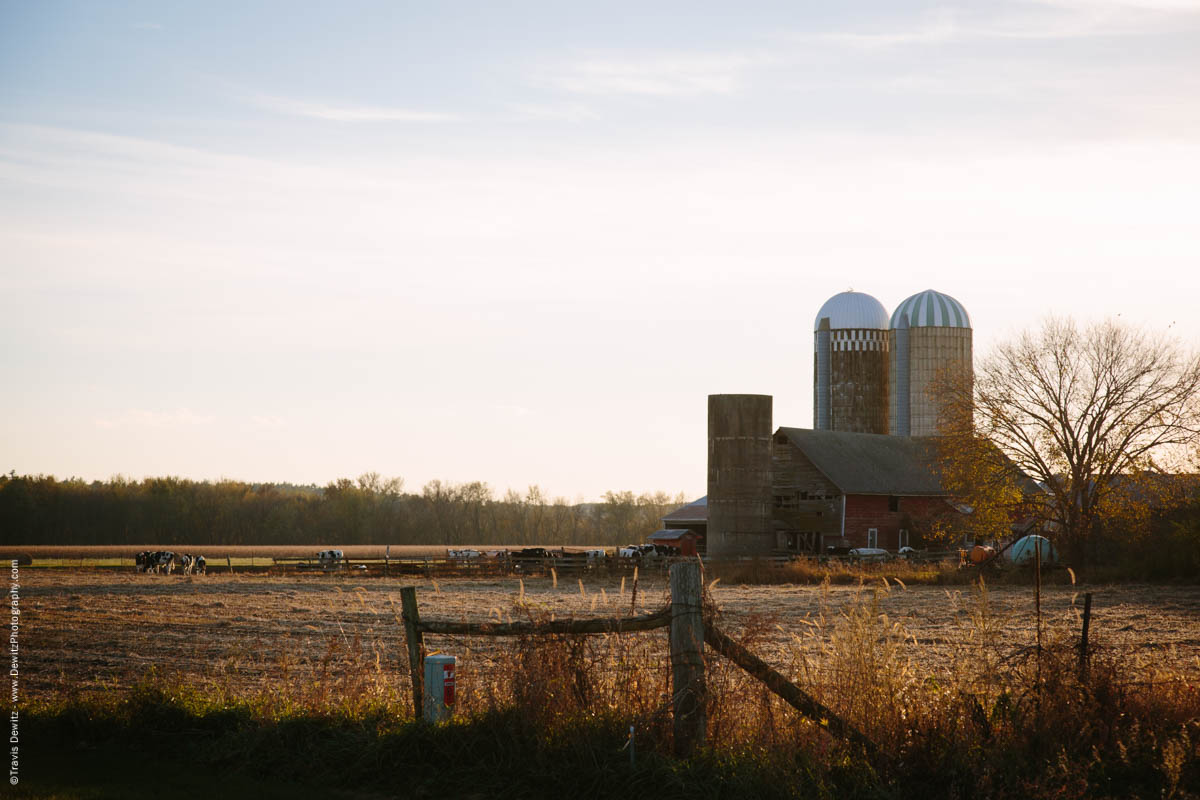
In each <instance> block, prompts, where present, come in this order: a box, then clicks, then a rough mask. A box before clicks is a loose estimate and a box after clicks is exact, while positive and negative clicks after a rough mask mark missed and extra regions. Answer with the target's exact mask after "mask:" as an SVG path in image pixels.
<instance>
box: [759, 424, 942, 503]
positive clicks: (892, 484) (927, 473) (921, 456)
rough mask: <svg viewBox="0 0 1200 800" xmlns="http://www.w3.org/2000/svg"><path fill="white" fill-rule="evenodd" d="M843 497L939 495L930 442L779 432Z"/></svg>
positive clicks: (870, 435) (804, 431) (800, 430)
mask: <svg viewBox="0 0 1200 800" xmlns="http://www.w3.org/2000/svg"><path fill="white" fill-rule="evenodd" d="M776 434H777V435H783V436H786V437H787V438H788V439H789V440H790V441H791V442H792V444H794V445H795V446H796V447H798V448H799V449H800V451H801V452H802V453H804V455H805V457H807V458H808V460H809V461H811V462H812V465H813V466H814V467H816V468H817V469H818V470H819V471H820V472H821V473H822V474H823V475H825V477H827V478H829V480H830V481H831V482H832V483H833V484H834V485H835V486H837V487H838V489H840V490H841V491H842V493H843V494H887V495H922V496H930V495H932V496H944V495H946V494H947V492H946V491H945V490H944V489H942V484H941V481H939V480H938V477H937V475H936V473H935V472H934V471H933V469H932V463H933V455H934V454H933V445H932V440H931V439H929V438H926V437H917V436H885V435H883V434H876V433H844V432H842V431H816V430H810V429H808V428H780V429H779V430H778V431H777V432H776Z"/></svg>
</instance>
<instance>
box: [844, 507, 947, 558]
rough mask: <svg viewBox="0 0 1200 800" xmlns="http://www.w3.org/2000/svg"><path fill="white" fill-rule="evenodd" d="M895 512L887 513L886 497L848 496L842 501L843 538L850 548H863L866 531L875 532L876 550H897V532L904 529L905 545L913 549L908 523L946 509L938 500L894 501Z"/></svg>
mask: <svg viewBox="0 0 1200 800" xmlns="http://www.w3.org/2000/svg"><path fill="white" fill-rule="evenodd" d="M897 500H898V501H899V502H898V510H897V511H889V510H888V497H887V495H877V494H852V495H848V496H847V497H846V538H847V539H849V540H850V546H851V547H866V546H867V530H868V529H869V528H876V529H878V531H879V540H878V544H877V546H878V547H882V548H884V549H887V550H897V549H899V547H900V529H901V528H907V529H908V532H909V544H910V545H913V546H914V547H915V546H917V542H916V540H915V536H914V534H913V531H912V520H913V519H922V518H925V517H928V516H930V515H931V514H936V513H938V512H940V511H943V510H945V509H946V503H945V501H944V500H943V499H942V498H940V497H898V498H897Z"/></svg>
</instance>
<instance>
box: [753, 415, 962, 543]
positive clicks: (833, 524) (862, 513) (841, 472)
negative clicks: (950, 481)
mask: <svg viewBox="0 0 1200 800" xmlns="http://www.w3.org/2000/svg"><path fill="white" fill-rule="evenodd" d="M932 463H933V449H932V443H931V441H930V440H929V439H927V438H922V437H908V436H885V435H881V434H871V433H844V432H840V431H820V430H809V429H806V428H779V429H778V430H777V431H776V432H775V436H774V438H773V440H772V445H771V487H772V499H773V503H774V508H773V511H772V518H773V522H774V526H775V533H776V540H777V547H778V549H780V550H786V551H790V552H799V553H821V552H825V551H826V550H827V549H828V548H830V547H881V548H884V549H887V550H893V551H894V550H898V549H900V548H901V547H905V546H918V545H919V544H920V543H919V542H917V541H915V537H914V536H913V533H912V531H913V527H914V523H915V522H916V521H920V520H927V519H929V518H932V517H935V516H939V515H943V514H957V513H959V512H958V511H957V510H956V509H955V507H954V506H952V505H951V504H950V503H949V498H948V495H947V493H946V492H945V491H944V490H943V489H942V486H941V483H940V481H939V480H938V478H937V475H936V474H935V472H934V470H933V469H932V466H931V465H932Z"/></svg>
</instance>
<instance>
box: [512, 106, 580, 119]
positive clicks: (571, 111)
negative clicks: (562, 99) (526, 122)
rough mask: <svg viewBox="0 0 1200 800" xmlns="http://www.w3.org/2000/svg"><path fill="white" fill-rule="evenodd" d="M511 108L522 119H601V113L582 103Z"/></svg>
mask: <svg viewBox="0 0 1200 800" xmlns="http://www.w3.org/2000/svg"><path fill="white" fill-rule="evenodd" d="M509 108H510V109H511V111H512V112H513V114H515V115H516V116H517V117H518V118H520V119H532V120H542V121H546V122H590V121H593V120H598V119H600V115H599V114H598V113H596V112H595V111H594V110H593V109H591V108H589V107H588V106H585V105H582V104H580V103H566V104H564V105H527V104H515V105H510V106H509Z"/></svg>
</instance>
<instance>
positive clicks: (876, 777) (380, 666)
mask: <svg viewBox="0 0 1200 800" xmlns="http://www.w3.org/2000/svg"><path fill="white" fill-rule="evenodd" d="M831 583H832V578H831V577H830V576H826V577H825V578H824V584H823V585H824V587H826V590H827V589H828V587H829V586H830V585H831ZM904 585H905V584H904V583H902V582H897V581H895V580H894V579H889V580H885V579H883V578H880V579H879V580H875V581H872V582H871V583H860V585H859V590H858V599H857V602H855V603H852V604H850V605H848V606H846V605H843V604H840V603H834V602H832V601H830V599H829V593H828V591H825V592H824V593H823V594H824V598H825V599H824V601H823V602H822V603H821V604H820V608H819V610H818V612H817V613H815V614H810V615H809V616H808V617H807V618H806V619H805V620H803V624H802V626H801V627H802V628H803V631H802V632H801V633H799V634H796V635H795V636H793V637H792V641H791V644H790V646H789V648H788V650H787V652H786V654H785V656H784V661H785V662H786V663H776V664H775V666H776V667H777V668H779V669H781V670H783V671H785V672H786V673H787V674H788V675H789V676H790V677H791V679H792V680H793V681H794V682H795V683H796V684H798V685H799V686H800V687H801V688H803V689H804V690H805V691H807V692H809V693H810V694H812V695H813V696H814V697H815V698H816V699H818V700H819V701H820V702H821V703H823V704H824V705H825V706H827V707H828V708H829V709H831V710H832V711H833V712H834V713H836V714H838V715H839V716H841V717H842V718H843V719H845V720H846V721H847V722H849V723H850V724H851V725H853V726H854V727H856V728H858V729H859V730H861V731H862V732H863V733H864V734H865V735H866V736H867V737H868V738H869V739H871V740H872V741H873V742H874V743H875V744H876V745H877V747H878V755H877V756H875V757H872V758H868V757H867V756H866V755H865V754H864V753H862V752H860V751H858V750H857V749H856V748H854V747H852V746H849V745H847V744H845V743H843V742H841V741H839V740H837V739H835V738H833V737H831V736H830V734H829V733H828V731H827V729H826V728H825V727H824V726H823V725H822V724H821V721H820V720H811V719H807V718H805V717H803V716H801V715H800V714H798V713H797V712H796V711H795V710H794V709H792V708H791V707H790V706H787V705H786V704H784V703H783V702H782V701H780V700H779V699H778V698H776V697H775V696H774V695H773V694H771V693H770V692H769V691H767V690H766V689H765V688H764V687H763V686H762V685H761V684H759V683H758V682H756V681H755V680H753V679H752V678H750V677H749V676H747V675H746V674H745V673H743V672H742V671H741V670H740V669H739V668H737V667H735V666H734V665H732V664H730V663H729V662H728V661H726V660H724V659H722V658H721V657H719V656H717V655H715V654H714V653H712V652H711V651H708V652H707V653H706V669H707V682H708V696H707V701H706V702H707V706H706V708H707V714H708V745H707V749H706V751H705V752H704V753H702V754H700V755H699V756H697V758H699V759H701V761H702V762H703V763H710V762H709V761H704V760H705V759H709V760H715V761H712V762H711V763H727V762H728V763H735V762H736V763H737V764H740V765H742V766H741V767H739V769H748V770H750V771H751V772H752V773H753V774H755V775H758V776H759V777H760V778H762V777H763V776H769V779H768V778H763V781H760V783H762V782H764V781H765V784H766V785H769V786H776V785H778V786H781V787H783V788H785V789H786V788H787V787H789V786H790V787H792V788H794V789H795V792H793V793H800V794H802V793H809V794H815V795H818V796H820V795H823V794H847V795H860V796H916V795H919V794H931V795H934V796H939V797H943V796H944V797H1031V798H1038V797H1046V798H1051V797H1053V798H1071V797H1080V798H1082V797H1094V796H1114V797H1120V796H1150V795H1153V796H1155V797H1186V796H1195V795H1196V794H1198V793H1200V768H1198V767H1197V763H1198V755H1200V750H1198V747H1200V687H1197V686H1196V685H1195V684H1194V683H1193V682H1189V681H1188V680H1187V679H1186V678H1184V677H1183V676H1180V675H1176V674H1172V673H1170V672H1169V671H1158V672H1156V671H1155V670H1154V667H1153V664H1152V663H1151V662H1149V661H1141V660H1139V659H1138V657H1137V655H1136V654H1131V653H1123V652H1118V651H1116V650H1114V649H1113V648H1110V647H1108V646H1107V645H1106V643H1105V642H1104V641H1103V640H1102V639H1095V638H1094V639H1093V641H1092V648H1091V649H1092V656H1091V657H1090V658H1089V659H1088V661H1087V664H1086V667H1087V668H1086V671H1084V670H1083V669H1081V663H1080V658H1079V652H1078V649H1077V647H1076V644H1077V638H1078V626H1079V620H1078V616H1077V613H1076V609H1075V608H1072V610H1071V611H1070V612H1069V613H1068V614H1067V615H1065V616H1060V617H1058V618H1052V619H1047V620H1046V621H1045V630H1044V633H1043V637H1042V641H1043V644H1042V647H1041V648H1040V649H1039V648H1037V647H1036V645H1035V643H1034V642H1029V643H1026V644H1027V646H1025V647H1023V648H1019V649H1017V650H1016V653H1015V655H1014V654H1013V647H1012V642H1009V641H1007V636H1008V635H1009V633H1008V632H1009V631H1010V630H1011V626H1010V625H1009V624H1008V622H1009V621H1008V620H1007V619H1006V618H1005V617H1004V616H1003V615H1002V614H1000V613H998V612H997V611H996V610H995V608H994V607H993V605H992V604H991V603H990V602H989V599H988V591H987V586H986V584H983V583H979V584H976V585H975V586H973V587H965V588H961V589H958V588H956V589H948V590H947V602H949V603H952V604H954V605H955V606H956V608H957V609H958V611H959V615H958V618H959V621H960V622H959V628H958V631H957V635H956V639H955V642H954V648H953V650H952V655H951V657H950V658H948V659H947V660H946V661H945V662H944V663H942V664H939V665H938V666H936V667H934V668H932V669H931V668H929V667H927V666H921V664H920V663H919V662H918V659H916V658H915V655H916V653H917V652H918V651H919V649H920V648H922V647H923V646H924V645H923V643H922V642H921V641H920V640H919V639H918V638H917V637H916V636H915V635H914V634H913V633H911V632H910V631H909V630H908V629H907V628H906V626H905V624H904V621H903V620H897V619H892V618H889V616H888V614H887V613H885V611H884V610H883V606H882V603H881V601H882V600H883V599H884V598H885V597H886V596H887V594H888V593H890V592H896V591H904V590H905V589H904ZM580 591H581V593H582V592H584V591H585V588H584V587H583V586H582V585H581V586H580ZM662 599H665V598H662ZM658 601H659V598H651V599H646V598H644V597H643V598H642V603H643V604H647V605H657V602H658ZM364 602H365V601H364ZM605 602H606V603H611V604H612V605H613V606H614V607H615V606H619V605H624V606H625V607H626V608H629V606H630V605H632V603H631V602H630V601H629V600H627V598H626V597H625V595H624V593H622V595H621V596H619V597H617V596H614V597H610V598H606V599H605ZM596 605H597V600H593V603H592V606H593V608H595V607H596ZM494 611H495V615H496V616H497V617H498V618H499V617H503V618H509V619H512V618H526V619H534V620H536V619H540V618H545V617H548V616H549V613H550V612H548V611H547V610H546V609H544V608H539V607H538V606H537V605H536V604H533V603H531V602H529V601H528V600H527V599H526V598H525V596H524V595H521V596H519V597H518V598H517V600H516V601H515V602H514V604H513V606H512V607H511V608H507V609H495V610H494ZM394 613H395V614H396V622H397V623H399V615H398V610H395V612H394ZM714 613H716V615H717V616H716V622H717V624H718V626H720V614H719V610H715V609H714ZM779 622H780V621H779V620H776V619H772V618H770V617H766V616H763V617H759V618H755V619H752V620H750V622H749V624H748V625H747V626H745V628H744V630H743V632H742V634H741V637H740V638H741V640H742V642H743V644H745V645H746V646H747V647H749V648H750V649H751V650H754V649H755V648H756V643H759V642H765V641H766V640H767V639H768V637H770V636H771V635H772V634H773V633H774V631H775V630H776V626H777V625H778V623H779ZM481 645H482V643H481V642H479V641H475V640H471V639H461V638H460V639H443V640H441V641H434V640H433V639H431V641H430V646H431V647H434V648H436V647H439V646H440V647H446V648H447V649H452V650H453V651H454V652H455V653H456V654H458V655H459V656H460V663H459V671H458V705H457V708H456V719H457V723H456V724H458V725H461V726H466V728H465V730H470V729H472V726H483V727H482V728H480V730H485V729H486V730H487V731H489V732H490V733H489V734H488V735H487V736H484V737H483V738H482V739H479V740H476V739H472V741H474V742H475V745H473V746H475V747H477V748H480V749H481V752H479V753H475V754H473V755H472V758H484V759H486V758H488V753H487V752H486V751H487V750H488V748H495V749H496V750H497V752H499V751H500V750H504V752H505V753H506V754H507V755H505V757H504V758H505V759H508V761H506V762H505V763H506V764H507V765H508V766H507V767H505V768H512V769H519V768H520V764H519V763H517V762H519V761H520V759H519V758H518V759H516V760H515V761H514V760H513V756H512V754H511V752H510V751H509V750H507V749H505V748H507V747H508V746H509V744H510V743H507V742H504V741H502V740H503V739H504V738H505V736H508V734H505V733H502V732H497V731H499V730H500V729H496V728H492V727H488V726H489V725H491V724H492V723H490V722H488V721H489V720H495V719H503V720H505V723H504V725H505V726H516V727H515V728H512V730H520V731H526V732H528V731H539V732H544V733H540V734H537V735H536V736H535V740H536V741H543V740H542V738H541V736H543V735H544V736H545V737H547V738H546V741H549V740H552V739H555V737H560V738H562V737H566V739H569V740H570V741H571V742H572V745H571V748H570V754H569V756H567V757H568V758H570V759H577V760H578V764H576V768H577V769H578V770H580V771H581V774H587V775H596V776H603V775H607V774H609V773H610V772H611V770H612V769H614V767H613V765H614V764H619V763H623V761H624V760H625V759H626V758H627V757H628V756H627V753H626V752H625V751H624V750H623V749H622V737H623V736H624V735H625V734H624V733H622V732H623V731H625V730H627V729H628V727H629V726H632V727H633V728H634V738H635V740H636V748H637V752H638V753H640V754H641V756H640V757H641V758H643V759H645V758H649V759H651V760H653V759H660V760H663V759H666V758H667V756H666V754H668V753H670V752H671V735H672V734H671V695H670V692H671V687H670V666H669V659H668V658H667V652H666V635H665V631H657V632H650V633H644V634H625V635H608V636H548V637H521V638H515V639H512V640H509V642H508V643H507V646H504V647H501V648H499V649H497V648H494V647H483V646H481ZM380 654H381V647H380V643H379V641H378V640H376V639H373V634H372V631H371V630H370V629H365V630H364V629H355V628H354V627H353V626H352V625H350V624H349V623H348V624H347V625H346V626H345V627H344V628H343V629H340V630H339V632H338V634H337V635H332V636H329V637H328V639H327V641H326V642H325V643H324V646H323V647H322V648H318V649H317V650H310V651H309V652H308V653H306V654H304V655H302V656H298V655H297V654H295V653H289V652H283V653H281V654H280V655H279V659H280V660H279V663H278V664H277V665H276V666H277V668H278V674H279V675H280V679H279V680H278V681H275V682H274V683H273V684H271V685H269V686H267V687H264V688H259V689H256V690H254V691H252V692H247V691H246V690H245V689H244V687H243V686H242V685H241V684H240V683H239V681H238V671H237V669H236V665H232V668H227V669H226V670H225V672H224V674H214V675H213V676H211V678H210V679H209V680H208V682H207V684H206V685H204V686H203V687H200V688H198V687H187V686H180V685H179V684H178V683H177V682H175V681H174V680H173V679H172V677H171V676H170V675H168V674H163V673H159V674H156V675H153V676H151V678H150V679H148V680H147V681H145V682H143V683H142V684H141V685H139V687H137V688H136V689H135V691H134V692H133V693H132V694H131V696H130V697H127V698H125V699H124V700H122V699H120V698H115V697H114V696H108V697H106V698H103V699H99V700H98V699H95V698H93V699H91V700H87V699H83V700H81V699H80V698H78V697H76V698H73V699H72V700H71V701H70V702H76V703H77V704H78V703H80V702H82V703H83V704H84V705H85V706H86V705H87V703H89V702H90V703H93V704H96V703H99V704H100V705H102V706H104V707H105V708H108V709H110V710H111V709H119V708H121V705H120V704H121V703H122V702H135V703H140V704H141V705H140V706H139V708H146V707H152V706H153V704H154V703H159V704H165V705H172V704H174V706H175V707H177V706H180V704H182V707H183V711H184V712H186V713H187V714H191V715H192V716H193V717H205V718H207V717H206V715H211V714H212V713H213V709H225V710H226V711H225V712H222V713H228V709H239V711H238V714H240V715H241V716H240V717H238V719H239V720H241V721H240V722H239V725H242V726H243V728H245V726H251V727H253V726H255V725H258V726H262V725H265V724H267V723H272V724H278V723H280V722H283V721H288V720H297V719H305V720H310V721H311V720H318V721H319V720H326V721H333V723H336V724H334V727H335V728H337V729H338V730H341V729H342V728H345V727H346V726H349V727H351V728H353V729H354V730H356V731H358V733H357V734H355V735H356V736H360V737H361V735H362V731H363V730H368V731H376V732H377V734H378V735H379V736H384V735H385V734H386V735H388V736H391V735H396V731H398V730H400V729H402V728H403V726H404V725H406V724H408V721H409V720H411V713H412V712H411V708H410V697H411V695H410V687H409V682H408V676H407V674H406V670H404V669H403V668H401V667H399V665H397V664H389V663H386V661H385V660H384V659H383V658H382V657H381V655H380ZM297 658H305V659H309V660H310V663H309V664H307V665H306V666H307V667H311V666H312V665H313V663H311V662H312V661H315V663H316V665H317V666H318V669H315V670H313V669H311V668H306V669H303V670H300V669H296V667H297V666H298V665H297V664H296V663H295V661H294V660H295V659H297ZM321 665H324V667H323V668H321ZM226 666H227V667H228V666H229V665H226ZM296 675H303V676H304V677H303V678H295V677H294V676H296ZM130 698H132V699H130ZM52 705H53V703H50V704H47V706H46V708H44V709H43V711H44V712H45V713H50V706H52ZM89 713H92V714H93V716H95V713H96V709H95V707H93V708H92V711H91V712H89ZM114 713H116V712H114ZM120 713H126V712H120ZM333 723H331V724H333ZM309 724H315V723H309ZM259 729H260V728H256V730H259ZM239 730H242V728H240V729H239ZM503 730H510V728H509V727H504V728H503ZM581 731H582V733H581ZM239 735H242V734H239ZM422 735H424V734H422ZM566 739H564V740H566ZM355 741H360V739H355ZM372 741H375V740H372ZM373 746H374V745H373ZM529 746H530V747H533V746H535V745H533V744H530V745H529ZM536 746H537V747H540V746H541V745H536ZM351 749H352V748H349V747H347V752H348V753H349V751H350V750H351ZM351 755H352V754H348V755H347V757H351ZM277 757H278V758H280V759H282V760H283V761H286V758H285V757H284V756H283V755H282V754H280V755H278V756H277ZM429 757H431V758H432V756H429ZM379 758H383V756H379ZM730 759H732V760H733V761H730ZM510 761H511V762H512V763H509V762H510ZM663 763H665V761H664V762H663ZM697 763H700V762H697ZM672 769H673V768H672ZM756 771H757V772H756ZM721 774H727V773H721ZM595 779H596V780H598V781H602V777H596V778H595ZM789 782H790V783H789ZM754 785H756V786H757V785H760V784H759V783H756V784H754ZM788 791H791V790H790V789H789V790H788ZM1189 793H1190V794H1189ZM781 796H788V794H787V792H785V793H784V794H783V795H781Z"/></svg>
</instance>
